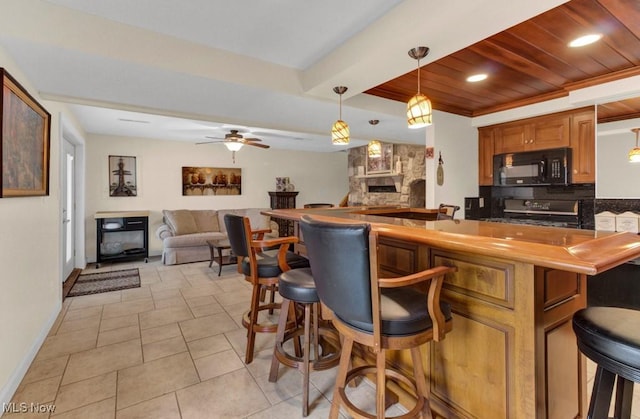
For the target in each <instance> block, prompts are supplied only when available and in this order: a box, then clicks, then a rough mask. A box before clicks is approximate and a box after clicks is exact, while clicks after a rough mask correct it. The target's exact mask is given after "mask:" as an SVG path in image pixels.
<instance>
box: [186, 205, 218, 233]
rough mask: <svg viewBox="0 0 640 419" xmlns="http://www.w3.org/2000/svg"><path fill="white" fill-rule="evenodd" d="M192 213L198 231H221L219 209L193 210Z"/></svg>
mask: <svg viewBox="0 0 640 419" xmlns="http://www.w3.org/2000/svg"><path fill="white" fill-rule="evenodd" d="M191 215H193V219H194V220H195V222H196V227H198V233H210V232H213V231H220V224H219V223H218V211H216V210H192V211H191Z"/></svg>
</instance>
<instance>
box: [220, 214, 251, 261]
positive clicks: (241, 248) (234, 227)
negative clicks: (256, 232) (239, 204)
mask: <svg viewBox="0 0 640 419" xmlns="http://www.w3.org/2000/svg"><path fill="white" fill-rule="evenodd" d="M245 218H246V217H243V216H240V215H235V214H225V215H224V224H225V226H226V227H227V236H228V238H229V245H230V246H231V251H232V252H233V254H234V255H236V256H242V257H248V256H249V243H250V242H251V226H249V231H248V232H247V226H246V225H245V224H246V222H245ZM247 220H248V219H247Z"/></svg>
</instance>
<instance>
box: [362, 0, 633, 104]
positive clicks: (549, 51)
mask: <svg viewBox="0 0 640 419" xmlns="http://www.w3.org/2000/svg"><path fill="white" fill-rule="evenodd" d="M594 32H599V33H602V34H603V35H604V36H603V39H602V40H600V41H599V42H598V43H596V44H593V45H590V46H587V47H584V48H569V47H568V46H567V44H568V42H569V41H570V40H572V39H574V38H576V37H578V36H581V35H584V34H586V33H594ZM481 72H485V73H487V74H488V75H489V78H488V79H487V80H485V81H484V82H480V83H468V82H466V78H467V77H468V76H469V75H472V74H477V73H481ZM420 74H421V86H422V89H421V90H422V92H423V93H425V94H426V95H427V96H429V98H430V99H431V101H432V103H433V107H434V108H435V109H438V110H441V111H445V112H453V113H456V114H459V115H466V116H478V115H484V114H487V113H491V112H496V111H500V110H506V109H511V108H515V107H518V106H523V105H526V104H531V103H537V102H540V101H543V100H549V99H551V98H556V97H562V96H566V95H567V94H568V92H569V91H570V90H573V89H580V88H584V87H587V86H591V85H594V84H599V83H603V82H608V81H613V80H616V79H619V78H624V77H629V76H631V75H635V74H640V1H639V0H571V1H569V2H567V3H564V4H563V5H561V6H559V7H557V8H555V9H552V10H549V11H547V12H545V13H542V14H540V15H538V16H535V17H534V18H532V19H530V20H529V21H526V22H522V23H520V24H518V25H516V26H514V27H512V28H510V29H507V30H505V31H503V32H501V33H498V34H496V35H493V36H492V37H490V38H487V39H485V40H483V41H480V42H478V43H476V44H473V45H471V46H469V47H467V48H465V49H463V50H460V51H457V52H455V53H453V54H451V55H449V56H447V57H443V58H441V59H439V60H437V61H434V62H431V63H429V64H427V65H425V66H423V67H422V68H421V73H420ZM416 91H417V74H416V71H415V70H414V71H411V72H409V73H407V74H404V75H402V76H400V77H398V78H396V79H394V80H389V81H388V82H386V83H384V84H381V85H379V86H376V87H373V88H371V89H369V90H368V91H366V92H365V93H368V94H372V95H376V96H380V97H384V98H387V99H391V100H397V101H402V102H406V101H407V100H408V99H409V98H410V97H411V96H413V95H414V94H415V93H416ZM636 105H637V106H638V109H639V110H640V103H631V104H626V105H625V106H621V107H618V108H616V109H617V110H618V112H622V111H623V110H624V112H632V111H633V109H630V107H633V106H636Z"/></svg>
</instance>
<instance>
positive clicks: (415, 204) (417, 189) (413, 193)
mask: <svg viewBox="0 0 640 419" xmlns="http://www.w3.org/2000/svg"><path fill="white" fill-rule="evenodd" d="M426 189H427V184H426V182H425V180H424V179H417V180H414V181H413V182H411V184H410V185H409V206H410V207H411V208H425V206H426V205H427V202H426Z"/></svg>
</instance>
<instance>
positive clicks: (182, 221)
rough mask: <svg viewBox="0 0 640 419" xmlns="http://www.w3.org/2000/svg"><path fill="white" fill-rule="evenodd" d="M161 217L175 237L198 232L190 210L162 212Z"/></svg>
mask: <svg viewBox="0 0 640 419" xmlns="http://www.w3.org/2000/svg"><path fill="white" fill-rule="evenodd" d="M162 215H164V219H165V221H166V222H167V224H169V227H171V230H173V232H174V234H175V235H176V236H180V235H183V234H193V233H197V232H198V226H197V225H196V220H195V219H194V218H193V214H192V213H191V211H190V210H185V209H181V210H162Z"/></svg>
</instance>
